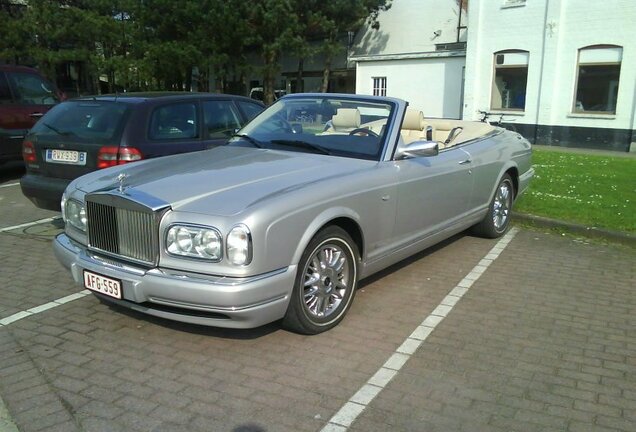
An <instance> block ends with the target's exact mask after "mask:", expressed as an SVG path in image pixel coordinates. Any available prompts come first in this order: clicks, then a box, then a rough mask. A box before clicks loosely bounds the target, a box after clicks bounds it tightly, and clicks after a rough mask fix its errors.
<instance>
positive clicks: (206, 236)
mask: <svg viewBox="0 0 636 432" xmlns="http://www.w3.org/2000/svg"><path fill="white" fill-rule="evenodd" d="M166 250H167V251H168V253H169V254H171V255H177V256H185V257H190V258H202V259H206V260H211V261H219V260H220V259H221V250H222V247H221V235H220V234H219V232H218V231H217V230H215V229H214V228H210V227H202V226H195V225H173V226H171V227H170V229H168V233H167V234H166Z"/></svg>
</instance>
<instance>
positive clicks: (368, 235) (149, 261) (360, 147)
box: [54, 94, 533, 334]
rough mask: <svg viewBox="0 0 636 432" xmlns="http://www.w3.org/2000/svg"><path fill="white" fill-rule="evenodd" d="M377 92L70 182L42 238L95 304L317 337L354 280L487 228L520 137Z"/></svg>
mask: <svg viewBox="0 0 636 432" xmlns="http://www.w3.org/2000/svg"><path fill="white" fill-rule="evenodd" d="M407 106H408V103H407V102H405V101H403V100H400V99H393V98H388V97H372V96H355V95H337V94H295V95H289V96H285V97H283V98H281V99H279V100H278V101H277V102H276V103H275V104H274V105H272V106H271V107H269V108H268V109H267V110H265V111H264V112H263V113H262V114H260V115H259V116H258V117H256V118H255V119H254V120H253V121H252V122H251V123H249V124H248V125H247V126H245V127H244V128H243V129H241V130H240V131H238V133H236V134H235V135H234V137H233V138H232V139H230V141H229V142H228V143H227V144H226V145H224V146H221V147H217V148H214V149H211V150H206V151H202V152H197V153H189V154H182V155H176V156H169V157H165V158H159V159H152V160H147V161H141V162H138V163H134V164H130V165H123V166H117V167H113V168H109V169H106V170H102V171H97V172H94V173H90V174H88V175H85V176H83V177H80V178H78V179H76V180H74V181H73V182H72V183H71V184H70V185H69V186H68V188H67V189H66V192H65V193H64V196H63V198H62V209H63V218H64V221H65V232H64V233H63V234H60V235H59V236H58V237H57V238H56V240H55V243H54V246H55V253H56V256H57V257H58V259H59V260H60V262H61V263H62V264H63V265H64V266H66V267H67V268H69V269H70V270H71V272H72V274H73V278H74V279H75V281H76V282H77V283H78V284H79V285H81V286H83V287H85V288H88V289H89V290H92V291H93V292H94V293H95V295H96V296H98V297H99V298H100V299H101V300H103V301H105V302H111V303H115V304H117V305H120V306H124V307H127V308H130V309H133V310H136V311H140V312H143V313H147V314H151V315H154V316H158V317H163V318H167V319H172V320H178V321H183V322H188V323H195V324H203V325H211V326H218V327H233V328H250V327H256V326H260V325H263V324H266V323H269V322H272V321H276V320H282V324H283V325H284V326H285V327H286V328H288V329H291V330H294V331H297V332H301V333H305V334H315V333H320V332H323V331H325V330H328V329H329V328H332V327H333V326H335V325H336V324H338V323H339V322H340V321H341V320H342V319H343V317H344V316H345V314H346V312H347V310H348V309H349V308H350V306H351V303H352V301H353V298H354V296H355V293H356V285H357V283H358V281H359V280H361V279H363V278H365V277H367V276H369V275H371V274H373V273H375V272H377V271H379V270H382V269H384V268H386V267H387V266H390V265H391V264H394V263H396V262H398V261H400V260H402V259H404V258H406V257H408V256H410V255H412V254H414V253H416V252H418V251H420V250H422V249H424V248H426V247H429V246H431V245H433V244H435V243H437V242H439V241H441V240H443V239H445V238H447V237H449V236H451V235H453V234H455V233H458V232H460V231H463V230H466V229H468V228H471V229H472V230H473V231H474V232H475V233H477V234H478V235H482V236H486V237H498V236H500V235H502V234H503V233H504V232H505V231H506V229H507V227H508V224H509V222H510V211H511V207H512V204H513V202H514V200H515V198H516V197H517V196H519V194H521V193H522V192H523V191H524V190H525V189H526V187H527V186H528V183H529V181H530V179H531V177H532V175H533V169H532V167H531V164H530V158H531V148H530V143H529V142H528V141H527V140H525V139H524V138H522V137H521V136H520V135H518V134H517V133H513V132H509V131H506V130H504V129H500V128H496V127H492V126H490V125H488V124H485V123H474V122H465V121H457V120H441V119H431V118H426V117H424V115H423V114H422V112H420V111H418V110H411V109H409V108H408V107H407Z"/></svg>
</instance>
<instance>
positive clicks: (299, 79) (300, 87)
mask: <svg viewBox="0 0 636 432" xmlns="http://www.w3.org/2000/svg"><path fill="white" fill-rule="evenodd" d="M304 66H305V59H302V58H301V59H300V60H298V73H297V74H296V93H302V92H304V91H305V83H304V82H303V68H304Z"/></svg>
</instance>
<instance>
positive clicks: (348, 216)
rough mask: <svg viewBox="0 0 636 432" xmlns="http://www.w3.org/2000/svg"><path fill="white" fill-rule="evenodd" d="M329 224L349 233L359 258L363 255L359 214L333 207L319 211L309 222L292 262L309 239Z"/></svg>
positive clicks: (296, 258) (297, 257)
mask: <svg viewBox="0 0 636 432" xmlns="http://www.w3.org/2000/svg"><path fill="white" fill-rule="evenodd" d="M331 225H334V226H338V227H340V228H342V229H343V230H344V231H345V232H346V233H347V234H349V236H350V237H351V239H352V240H353V241H354V243H355V245H356V246H357V248H358V253H359V254H360V258H362V257H363V256H364V232H363V231H362V227H361V226H360V216H359V215H358V214H357V213H356V212H354V211H353V210H351V209H346V208H335V209H329V210H327V211H325V212H323V213H321V214H320V215H318V216H317V217H316V218H315V219H314V220H313V221H312V223H311V224H309V226H308V227H307V229H306V230H305V232H304V234H303V236H302V237H301V239H300V241H299V242H298V247H297V249H296V252H295V253H294V256H293V260H292V262H293V263H298V262H299V261H300V257H301V256H302V254H303V252H304V251H305V249H306V248H307V245H308V244H309V242H310V241H311V239H312V238H314V236H315V235H316V234H317V233H319V232H320V231H321V230H323V229H324V228H326V227H328V226H331Z"/></svg>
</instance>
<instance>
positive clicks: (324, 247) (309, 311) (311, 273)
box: [282, 226, 359, 334]
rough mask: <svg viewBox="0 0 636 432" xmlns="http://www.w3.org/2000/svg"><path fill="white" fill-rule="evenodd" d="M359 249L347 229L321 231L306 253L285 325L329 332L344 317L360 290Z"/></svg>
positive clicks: (303, 330) (308, 331) (297, 329)
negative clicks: (357, 290) (358, 288)
mask: <svg viewBox="0 0 636 432" xmlns="http://www.w3.org/2000/svg"><path fill="white" fill-rule="evenodd" d="M358 261H359V252H358V248H357V246H356V244H355V242H354V241H353V240H352V239H351V236H349V234H347V232H346V231H345V230H343V229H342V228H340V227H337V226H329V227H327V228H325V229H323V230H321V231H319V232H318V233H317V234H316V235H315V236H314V238H313V239H312V240H311V241H310V242H309V244H308V245H307V248H306V249H305V251H304V252H303V255H302V257H301V258H300V262H299V263H298V271H297V274H296V279H295V282H294V289H293V291H292V295H291V299H290V301H289V306H288V307H287V312H286V313H285V317H284V318H283V322H282V324H283V327H285V328H287V329H288V330H291V331H294V332H297V333H302V334H318V333H322V332H324V331H327V330H329V329H331V328H333V327H335V326H336V325H338V323H339V322H340V321H342V319H343V318H344V316H345V314H346V313H347V311H348V310H349V308H350V306H351V303H352V302H353V298H354V296H355V292H356V286H357V282H358Z"/></svg>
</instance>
